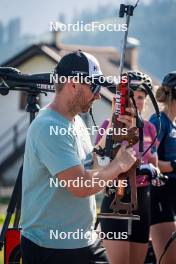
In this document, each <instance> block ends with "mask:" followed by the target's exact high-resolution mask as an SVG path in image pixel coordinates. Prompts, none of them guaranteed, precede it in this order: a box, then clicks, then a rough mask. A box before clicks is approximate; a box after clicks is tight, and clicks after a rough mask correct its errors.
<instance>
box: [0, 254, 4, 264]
mask: <svg viewBox="0 0 176 264" xmlns="http://www.w3.org/2000/svg"><path fill="white" fill-rule="evenodd" d="M3 263H4V262H3V252H2V251H0V264H3Z"/></svg>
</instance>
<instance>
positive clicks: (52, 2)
mask: <svg viewBox="0 0 176 264" xmlns="http://www.w3.org/2000/svg"><path fill="white" fill-rule="evenodd" d="M151 1H153V0H140V2H145V3H149V2H151ZM125 2H129V3H130V2H131V3H133V4H135V3H136V0H129V1H128V0H125ZM107 3H108V4H111V3H113V4H115V5H117V10H118V8H119V4H120V3H124V0H49V1H47V0H28V1H27V0H11V1H7V0H0V21H2V23H3V24H4V25H6V24H7V22H8V21H9V20H10V19H12V18H15V17H21V18H22V34H25V33H26V34H40V33H43V32H46V31H48V28H49V26H48V25H49V22H50V21H56V20H58V14H59V13H65V14H66V18H67V21H68V22H69V20H71V19H72V18H73V17H76V16H77V14H78V13H79V12H80V11H81V10H83V9H89V10H94V9H96V8H97V6H98V5H104V4H107Z"/></svg>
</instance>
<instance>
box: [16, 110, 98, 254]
mask: <svg viewBox="0 0 176 264" xmlns="http://www.w3.org/2000/svg"><path fill="white" fill-rule="evenodd" d="M92 150H93V146H92V144H91V140H90V137H89V134H88V131H87V129H86V126H85V124H84V122H83V121H82V119H81V117H80V116H76V117H75V119H74V122H70V121H69V120H68V119H66V118H64V117H63V116H62V115H60V114H59V113H57V112H55V111H53V110H51V109H47V108H45V109H42V110H40V111H39V114H38V116H37V117H36V119H35V120H34V121H33V122H32V124H31V125H30V127H29V129H28V133H27V139H26V146H25V155H24V166H23V177H22V208H21V227H22V235H23V236H24V237H26V238H28V239H30V240H31V241H32V242H34V243H36V244H37V245H39V246H42V247H47V248H58V249H67V248H68V249H72V248H73V249H74V248H82V247H86V246H89V245H91V244H93V243H94V242H95V240H96V235H95V234H94V232H92V229H93V226H94V222H95V215H96V205H95V196H94V195H92V196H90V197H85V198H79V197H76V196H74V195H73V194H72V193H71V192H69V191H68V190H67V188H66V187H64V185H63V183H62V184H61V182H60V181H59V180H58V178H57V177H56V174H58V173H59V172H62V171H64V170H66V169H69V168H71V167H74V166H77V165H80V164H83V165H84V166H85V168H86V169H90V168H91V165H92ZM53 182H54V183H55V184H54V183H53Z"/></svg>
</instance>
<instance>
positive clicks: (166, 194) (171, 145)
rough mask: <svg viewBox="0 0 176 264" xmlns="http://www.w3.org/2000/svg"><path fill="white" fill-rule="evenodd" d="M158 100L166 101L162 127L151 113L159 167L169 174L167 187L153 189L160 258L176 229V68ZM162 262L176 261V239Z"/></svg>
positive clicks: (153, 233) (153, 229)
mask: <svg viewBox="0 0 176 264" xmlns="http://www.w3.org/2000/svg"><path fill="white" fill-rule="evenodd" d="M156 99H157V101H158V102H159V103H162V104H163V109H162V112H161V130H160V131H159V126H158V121H157V117H156V115H152V116H151V118H150V122H152V123H153V124H154V125H155V127H156V129H157V130H158V132H159V135H158V141H159V147H158V159H159V161H158V166H159V169H160V171H161V172H162V173H163V174H165V175H167V176H168V177H169V179H168V181H167V182H166V184H165V185H164V186H161V187H159V188H157V187H154V186H152V188H151V225H152V226H151V236H152V242H153V247H154V251H155V254H156V257H157V260H158V261H159V258H160V256H161V254H162V253H163V251H164V247H165V245H166V243H167V241H168V240H169V238H170V237H171V235H172V233H173V232H175V231H176V71H175V72H171V73H169V74H167V75H166V76H165V77H164V79H163V82H162V85H161V86H160V87H159V88H158V89H157V91H156ZM161 263H162V264H174V263H176V241H174V242H173V243H172V244H171V245H170V246H169V248H168V250H167V252H166V254H165V256H164V257H163V259H162V262H161Z"/></svg>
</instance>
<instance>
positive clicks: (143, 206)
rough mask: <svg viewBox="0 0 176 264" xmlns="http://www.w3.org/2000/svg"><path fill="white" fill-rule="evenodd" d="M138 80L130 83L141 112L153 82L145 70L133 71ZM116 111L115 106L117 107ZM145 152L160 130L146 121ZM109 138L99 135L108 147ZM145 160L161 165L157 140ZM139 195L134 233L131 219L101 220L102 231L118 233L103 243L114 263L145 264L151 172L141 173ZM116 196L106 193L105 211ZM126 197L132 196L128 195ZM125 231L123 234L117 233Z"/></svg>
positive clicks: (104, 199) (106, 122) (99, 143)
mask: <svg viewBox="0 0 176 264" xmlns="http://www.w3.org/2000/svg"><path fill="white" fill-rule="evenodd" d="M129 74H131V76H132V77H133V78H134V79H140V80H139V82H136V81H134V83H132V81H131V82H130V88H131V89H133V91H134V100H135V103H136V107H137V110H138V111H139V113H140V114H142V113H143V112H144V111H145V103H146V98H147V93H146V90H145V86H146V85H147V86H148V87H149V88H150V89H152V81H151V79H150V77H149V76H148V75H146V74H144V73H141V72H129ZM113 110H114V106H113ZM110 123H111V122H110V120H105V121H104V122H103V124H102V127H104V128H107V127H108V126H111V124H110ZM143 132H144V151H145V150H146V149H147V148H148V147H149V146H150V145H151V143H152V141H153V139H154V138H155V136H156V129H155V127H154V125H153V124H152V123H151V122H149V121H147V120H144V130H143ZM104 142H105V138H101V136H100V135H99V134H97V137H96V142H95V144H96V145H100V146H101V147H103V146H104ZM134 149H135V151H136V153H139V144H138V143H137V144H136V145H135V146H134ZM143 163H144V164H148V163H152V164H153V165H154V166H157V163H158V158H157V150H156V143H155V145H154V147H153V148H152V149H151V150H150V151H148V152H147V154H146V155H145V156H144V157H143ZM136 181H137V195H138V211H137V212H135V214H137V215H140V220H139V221H133V222H132V234H131V236H127V237H125V235H124V234H125V233H124V232H126V233H127V230H128V227H127V220H113V219H100V225H101V230H102V231H103V232H104V233H105V234H107V233H108V232H113V233H116V239H115V238H112V239H108V238H107V237H106V238H105V239H104V241H103V244H104V246H105V248H106V250H107V253H108V256H109V259H110V263H111V264H117V263H119V264H122V263H123V264H130V263H131V264H132V263H135V264H143V263H144V260H145V257H146V253H147V250H148V242H149V230H150V182H149V179H148V176H147V175H143V176H139V175H138V176H137V179H136ZM113 199H114V195H111V196H104V198H103V201H102V205H101V212H102V213H112V210H111V209H110V208H109V207H110V204H111V202H112V201H113ZM123 199H128V195H125V197H124V198H123ZM120 233H121V234H123V235H121V236H119V235H117V234H120Z"/></svg>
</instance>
